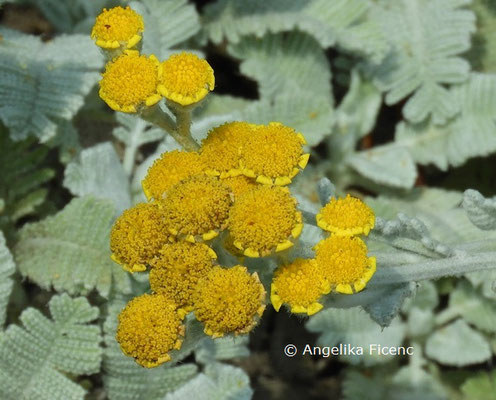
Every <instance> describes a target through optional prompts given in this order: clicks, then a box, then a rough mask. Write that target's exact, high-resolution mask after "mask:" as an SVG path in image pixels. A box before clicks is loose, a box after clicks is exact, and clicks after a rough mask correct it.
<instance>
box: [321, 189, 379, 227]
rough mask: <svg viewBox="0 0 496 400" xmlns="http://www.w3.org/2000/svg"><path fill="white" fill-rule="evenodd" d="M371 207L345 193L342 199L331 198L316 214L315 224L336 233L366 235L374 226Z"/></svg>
mask: <svg viewBox="0 0 496 400" xmlns="http://www.w3.org/2000/svg"><path fill="white" fill-rule="evenodd" d="M374 223H375V216H374V212H373V211H372V209H371V208H370V207H369V206H367V204H365V203H364V202H363V201H361V200H360V199H357V198H356V197H351V196H350V195H347V196H346V197H345V198H344V199H342V198H341V199H336V198H332V199H331V201H330V202H329V203H328V204H327V205H326V206H325V207H324V208H322V209H321V210H320V212H319V213H318V214H317V224H318V226H319V227H321V228H322V229H324V230H326V231H329V232H332V233H335V234H336V235H343V236H353V235H360V234H362V233H363V234H364V235H368V234H369V232H370V230H371V229H372V228H373V227H374Z"/></svg>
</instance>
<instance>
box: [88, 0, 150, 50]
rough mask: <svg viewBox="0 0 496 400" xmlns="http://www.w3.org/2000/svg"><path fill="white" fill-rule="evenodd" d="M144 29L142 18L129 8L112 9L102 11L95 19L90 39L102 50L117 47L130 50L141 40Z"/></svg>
mask: <svg viewBox="0 0 496 400" xmlns="http://www.w3.org/2000/svg"><path fill="white" fill-rule="evenodd" d="M144 29H145V26H144V25H143V18H141V15H139V14H137V13H136V12H135V11H133V10H131V9H130V8H129V7H126V8H122V7H114V8H111V9H110V10H107V9H106V8H104V9H103V11H102V13H101V14H100V15H99V16H98V17H96V22H95V25H94V26H93V29H92V30H91V38H92V39H93V40H95V41H96V45H97V46H100V47H102V48H104V49H117V48H119V47H121V46H122V47H125V48H128V49H129V48H131V47H133V46H135V45H136V44H137V43H138V42H139V41H140V40H141V33H142V32H143V30H144Z"/></svg>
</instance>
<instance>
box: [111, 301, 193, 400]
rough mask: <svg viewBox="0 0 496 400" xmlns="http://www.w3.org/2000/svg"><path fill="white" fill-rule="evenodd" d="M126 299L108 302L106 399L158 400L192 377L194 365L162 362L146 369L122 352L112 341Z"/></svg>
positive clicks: (113, 340)
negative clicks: (157, 365)
mask: <svg viewBox="0 0 496 400" xmlns="http://www.w3.org/2000/svg"><path fill="white" fill-rule="evenodd" d="M126 300H128V298H125V299H124V298H119V299H116V300H114V301H113V302H112V303H110V306H109V308H108V315H107V317H106V319H105V323H104V326H103V330H104V342H105V349H104V353H103V370H104V372H105V375H104V386H105V389H106V391H107V394H108V397H109V399H110V400H161V399H163V398H164V396H165V394H166V393H168V392H171V391H173V390H175V389H177V388H178V387H180V386H181V385H183V384H184V383H186V382H188V381H189V380H190V379H192V378H193V377H194V376H195V375H196V374H197V370H198V368H197V367H196V365H194V364H191V363H184V364H181V365H179V366H173V365H172V364H169V363H167V364H165V365H162V366H160V367H158V368H152V369H147V368H143V367H141V366H139V365H138V364H136V363H135V362H134V360H133V359H132V358H131V357H128V356H126V355H124V353H123V352H122V350H121V348H120V346H119V343H118V342H117V341H116V340H115V334H116V332H117V316H118V314H119V313H120V311H121V310H122V309H123V308H124V307H125V305H126Z"/></svg>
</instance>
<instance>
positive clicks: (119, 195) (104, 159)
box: [64, 142, 131, 214]
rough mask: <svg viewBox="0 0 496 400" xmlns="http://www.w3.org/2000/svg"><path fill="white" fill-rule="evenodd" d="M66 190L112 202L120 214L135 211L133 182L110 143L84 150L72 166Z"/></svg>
mask: <svg viewBox="0 0 496 400" xmlns="http://www.w3.org/2000/svg"><path fill="white" fill-rule="evenodd" d="M64 186H65V187H66V188H67V189H69V190H70V191H71V193H72V194H73V195H76V196H86V195H93V196H94V197H95V198H99V199H108V200H111V201H112V202H113V204H114V206H115V208H116V213H117V214H121V213H122V212H123V211H124V210H125V209H127V208H129V207H131V196H130V188H129V181H128V178H127V176H126V173H125V171H124V169H123V168H122V164H121V162H120V160H119V157H118V156H117V153H116V152H115V150H114V147H113V146H112V144H111V143H110V142H105V143H101V144H98V145H96V146H93V147H90V148H88V149H85V150H83V151H82V152H81V153H80V154H79V159H78V160H77V161H74V162H71V163H70V164H68V165H67V167H66V169H65V177H64Z"/></svg>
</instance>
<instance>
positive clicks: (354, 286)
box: [315, 235, 376, 294]
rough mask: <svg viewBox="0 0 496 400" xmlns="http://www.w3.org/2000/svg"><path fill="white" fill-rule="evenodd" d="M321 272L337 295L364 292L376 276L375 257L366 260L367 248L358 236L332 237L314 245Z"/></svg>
mask: <svg viewBox="0 0 496 400" xmlns="http://www.w3.org/2000/svg"><path fill="white" fill-rule="evenodd" d="M315 260H316V262H317V266H318V268H319V269H320V271H321V273H322V274H323V275H324V277H325V278H326V279H327V281H328V282H329V284H330V285H331V289H333V290H335V291H336V292H338V293H344V294H353V293H354V292H359V291H361V290H362V289H363V288H364V287H365V285H366V284H367V282H368V281H369V280H370V278H372V275H374V273H375V269H376V262H375V257H367V246H366V245H365V243H364V242H363V240H362V239H360V238H359V237H356V236H337V235H331V236H330V237H328V238H327V239H324V240H322V241H321V242H319V243H318V244H317V245H316V246H315Z"/></svg>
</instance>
